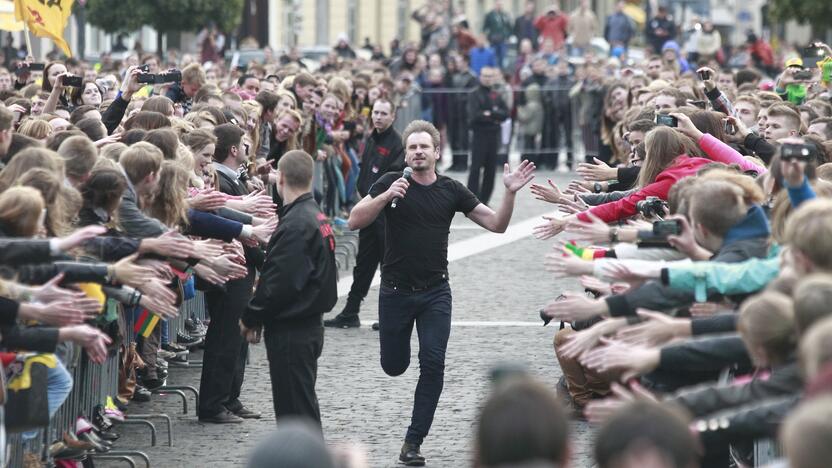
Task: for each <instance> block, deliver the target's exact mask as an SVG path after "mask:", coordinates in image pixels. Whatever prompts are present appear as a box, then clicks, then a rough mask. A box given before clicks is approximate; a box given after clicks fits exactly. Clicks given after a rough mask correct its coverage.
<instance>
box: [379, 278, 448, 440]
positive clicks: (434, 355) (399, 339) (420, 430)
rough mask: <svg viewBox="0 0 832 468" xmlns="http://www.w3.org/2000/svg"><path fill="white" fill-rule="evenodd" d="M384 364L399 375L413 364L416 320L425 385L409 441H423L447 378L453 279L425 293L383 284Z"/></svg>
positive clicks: (415, 403)
mask: <svg viewBox="0 0 832 468" xmlns="http://www.w3.org/2000/svg"><path fill="white" fill-rule="evenodd" d="M378 319H379V320H378V323H379V339H380V342H381V367H382V369H384V372H386V373H387V375H391V376H397V375H401V374H403V373H404V371H406V370H407V368H408V367H409V366H410V336H411V334H412V333H413V324H414V322H415V323H416V331H417V333H418V335H419V383H418V384H416V394H415V397H414V401H413V415H412V417H411V421H410V427H409V428H408V429H407V435H406V436H405V440H406V441H407V442H410V443H416V444H421V443H422V441H423V440H424V438H425V436H427V435H428V431H429V430H430V426H431V424H432V423H433V414H434V413H435V412H436V405H437V403H439V396H440V395H441V394H442V386H443V385H444V382H445V350H446V349H447V348H448V337H449V336H450V334H451V287H450V285H449V284H448V283H447V282H442V283H441V284H439V285H437V286H434V287H432V288H430V289H428V290H425V291H420V292H407V291H403V290H401V289H394V288H392V287H390V286H387V285H382V287H381V291H380V292H379V298H378Z"/></svg>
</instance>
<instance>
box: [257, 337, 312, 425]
mask: <svg viewBox="0 0 832 468" xmlns="http://www.w3.org/2000/svg"><path fill="white" fill-rule="evenodd" d="M264 341H265V342H266V355H267V356H268V358H269V375H270V377H271V380H272V399H273V402H274V414H275V418H276V419H277V420H278V422H279V421H280V419H281V418H284V417H287V416H302V417H307V418H309V419H312V420H313V421H315V422H316V423H317V424H318V425H319V426H320V425H321V410H320V408H319V407H318V396H317V394H316V393H315V382H316V380H317V379H318V358H319V357H321V351H323V349H324V327H323V326H321V325H317V326H311V327H304V328H291V329H281V328H280V327H272V328H269V327H267V328H266V331H265V333H264Z"/></svg>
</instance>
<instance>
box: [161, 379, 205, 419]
mask: <svg viewBox="0 0 832 468" xmlns="http://www.w3.org/2000/svg"><path fill="white" fill-rule="evenodd" d="M184 392H191V393H193V394H194V400H195V406H194V408H195V409H198V408H199V390H197V389H196V388H195V387H192V386H190V385H165V386H164V387H162V388H160V389H158V390H154V393H161V394H165V393H176V394H177V395H181V396H182V398H183V399H184V401H185V403H184V405H183V406H184V409H183V410H182V413H183V414H188V400H187V396H186V395H185V393H184Z"/></svg>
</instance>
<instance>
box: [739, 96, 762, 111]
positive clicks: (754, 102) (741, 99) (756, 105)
mask: <svg viewBox="0 0 832 468" xmlns="http://www.w3.org/2000/svg"><path fill="white" fill-rule="evenodd" d="M739 102H747V103H749V104H751V105H752V106H754V108H755V109H757V110H760V100H759V99H757V98H756V97H754V96H752V95H750V94H741V95H739V96H737V98H736V99H734V104H737V103H739Z"/></svg>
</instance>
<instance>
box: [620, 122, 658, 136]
mask: <svg viewBox="0 0 832 468" xmlns="http://www.w3.org/2000/svg"><path fill="white" fill-rule="evenodd" d="M654 128H656V122H654V121H652V120H647V119H640V120H635V121H633V122H631V123H630V124H629V125H628V126H627V130H628V131H630V132H642V133H645V134H646V133H647V132H649V131H650V130H653V129H654Z"/></svg>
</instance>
